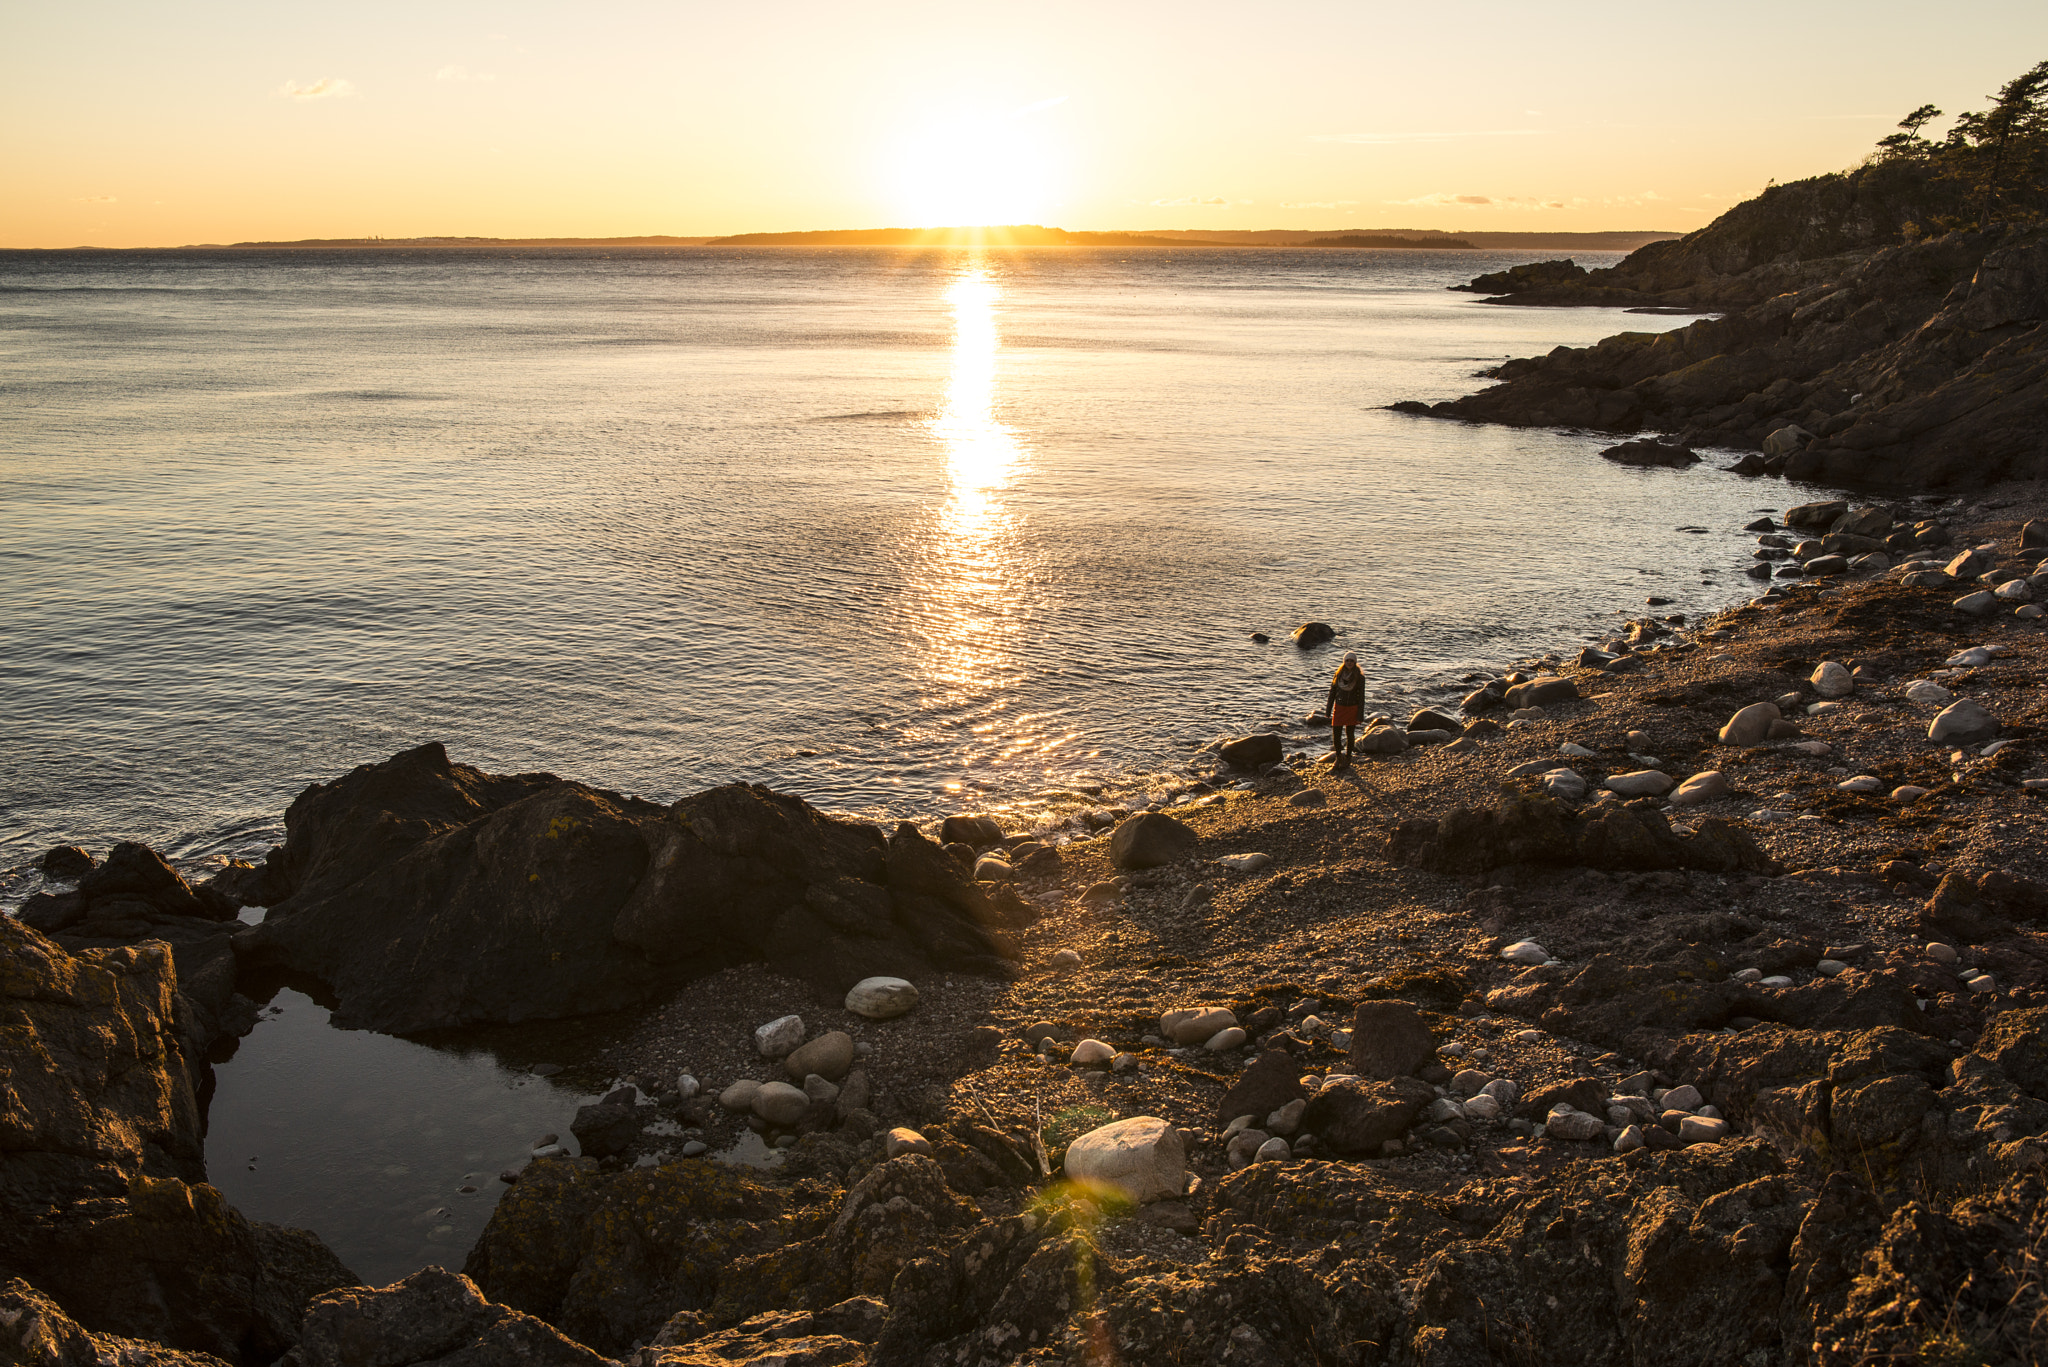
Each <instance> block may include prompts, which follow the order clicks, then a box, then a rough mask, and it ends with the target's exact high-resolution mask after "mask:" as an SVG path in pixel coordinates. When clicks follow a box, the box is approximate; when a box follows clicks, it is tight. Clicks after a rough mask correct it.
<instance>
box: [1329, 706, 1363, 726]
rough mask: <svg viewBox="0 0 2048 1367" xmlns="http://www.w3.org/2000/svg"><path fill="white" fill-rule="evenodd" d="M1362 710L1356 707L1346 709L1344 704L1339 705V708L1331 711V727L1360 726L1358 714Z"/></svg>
mask: <svg viewBox="0 0 2048 1367" xmlns="http://www.w3.org/2000/svg"><path fill="white" fill-rule="evenodd" d="M1361 710H1362V709H1360V708H1358V707H1356V706H1352V707H1346V706H1344V705H1343V704H1342V703H1339V704H1338V705H1337V706H1335V707H1333V708H1331V709H1330V725H1332V726H1356V725H1358V714H1359V712H1360V711H1361Z"/></svg>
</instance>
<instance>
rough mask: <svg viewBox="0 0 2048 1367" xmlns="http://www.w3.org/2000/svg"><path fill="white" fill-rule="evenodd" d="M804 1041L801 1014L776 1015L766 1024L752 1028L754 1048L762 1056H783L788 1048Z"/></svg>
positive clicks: (772, 1057) (769, 1057) (770, 1057)
mask: <svg viewBox="0 0 2048 1367" xmlns="http://www.w3.org/2000/svg"><path fill="white" fill-rule="evenodd" d="M803 1042H804V1018H803V1017H802V1016H778V1017H776V1018H775V1019H774V1020H772V1021H769V1022H768V1023H767V1024H766V1025H763V1026H758V1027H756V1029H755V1030H754V1048H755V1050H756V1051H758V1052H759V1053H760V1055H761V1057H762V1058H768V1059H776V1058H782V1057H785V1056H786V1055H787V1054H788V1053H789V1051H790V1050H792V1049H794V1048H796V1047H797V1046H798V1045H799V1044H802V1043H803Z"/></svg>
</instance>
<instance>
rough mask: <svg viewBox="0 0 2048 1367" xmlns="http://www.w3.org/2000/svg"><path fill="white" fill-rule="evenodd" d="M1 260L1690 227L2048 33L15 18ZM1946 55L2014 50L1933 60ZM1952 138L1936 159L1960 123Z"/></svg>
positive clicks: (1174, 19) (612, 14)
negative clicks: (1049, 227) (999, 230)
mask: <svg viewBox="0 0 2048 1367" xmlns="http://www.w3.org/2000/svg"><path fill="white" fill-rule="evenodd" d="M5 15H6V17H5V20H4V32H5V33H6V35H7V41H6V42H5V43H4V44H0V126H4V128H5V133H4V134H0V137H4V139H5V141H4V143H0V175H4V181H0V183H4V184H5V186H6V192H5V198H4V202H0V245H5V246H17V247H21V246H70V245H84V244H91V245H100V246H136V245H164V244H178V243H192V242H227V241H239V240H249V239H280V238H283V239H289V238H300V237H348V236H362V235H381V236H387V237H403V236H416V235H441V234H447V235H463V234H477V235H488V236H504V237H524V236H549V235H564V236H571V235H573V236H609V235H627V234H645V233H667V234H677V235H700V234H711V233H727V232H748V231H760V230H770V231H772V230H786V229H801V228H821V227H874V226H909V225H924V224H934V223H955V222H976V221H996V222H1039V223H1047V224H1057V225H1060V226H1064V227H1068V228H1140V229H1142V228H1147V227H1153V228H1158V227H1219V228H1265V227H1299V228H1320V227H1333V228H1341V227H1433V228H1448V229H1454V230H1455V229H1460V228H1464V229H1475V230H1476V229H1492V230H1502V229H1507V230H1527V229H1542V230H1589V229H1603V228H1662V229H1689V228H1693V227H1697V226H1699V225H1700V224H1702V223H1704V222H1706V221H1707V220H1708V219H1710V218H1711V217H1712V216H1713V215H1714V214H1716V213H1718V212H1719V211H1720V210H1722V209H1723V208H1725V207H1727V206H1728V205H1729V204H1732V203H1734V202H1735V201H1737V200H1740V199H1742V198H1744V197H1746V196H1748V195H1750V194H1753V193H1755V192H1756V191H1757V190H1758V189H1759V188H1761V187H1762V186H1763V185H1764V183H1765V182H1767V181H1768V180H1770V179H1773V178H1776V179H1779V180H1790V179H1795V178H1797V177H1800V176H1805V175H1812V174H1814V173H1816V172H1820V171H1826V170H1832V169H1839V168H1841V167H1844V166H1846V165H1849V164H1851V163H1853V162H1854V161H1855V160H1857V159H1858V158H1859V157H1860V156H1861V155H1862V154H1863V153H1864V152H1865V151H1866V150H1867V149H1868V148H1869V147H1870V145H1871V144H1872V143H1873V142H1874V141H1875V140H1876V139H1877V138H1878V137H1880V136H1882V135H1883V134H1884V133H1886V132H1888V131H1890V129H1891V127H1892V125H1893V124H1894V123H1895V122H1896V121H1897V119H1898V118H1899V117H1900V116H1901V115H1903V114H1904V113H1905V112H1906V111H1907V110H1909V109H1911V108H1913V107H1914V106H1916V105H1918V104H1920V103H1922V102H1924V101H1929V100H1931V101H1933V102H1935V103H1936V104H1939V105H1941V106H1942V107H1943V108H1944V109H1947V110H1949V111H1950V112H1951V113H1953V112H1955V111H1957V110H1959V109H1965V108H1979V107H1982V106H1983V104H1984V102H1985V96H1986V95H1987V94H1988V92H1990V91H1992V90H1994V89H1996V87H1997V86H1998V85H1999V84H2000V83H2001V82H2003V81H2004V80H2006V79H2007V78H2009V77H2011V76H2012V75H2014V74H2016V73H2017V72H2019V71H2020V70H2022V69H2024V68H2025V67H2027V66H2029V65H2031V64H2032V63H2033V62H2034V61H2035V60H2037V59H2038V58H2040V57H2042V56H2048V5H2041V4H2038V3H2030V4H2017V3H1967V2H1965V3H1957V4H1952V5H1949V6H1946V7H1944V8H1943V9H1941V10H1940V11H1939V14H1938V17H1937V16H1936V14H1935V12H1934V11H1930V10H1928V9H1927V8H1926V7H1924V6H1918V5H1916V6H1913V7H1911V8H1908V7H1907V6H1905V5H1897V4H1874V3H1858V4H1853V5H1852V4H1848V3H1843V2H1842V0H1815V2H1814V3H1806V4H1800V5H1783V4H1775V5H1764V4H1751V3H1735V4H1723V5H1720V6H1717V7H1715V8H1714V9H1713V10H1712V11H1711V12H1709V11H1702V10H1699V9H1697V8H1695V7H1679V6H1649V7H1634V6H1622V5H1617V4H1587V3H1566V4H1552V5H1549V6H1543V7H1535V8H1532V7H1530V6H1528V5H1526V4H1520V5H1512V6H1511V5H1506V4H1493V3H1473V4H1466V5H1462V6H1459V7H1457V8H1456V9H1455V10H1450V9H1446V8H1445V7H1441V6H1424V5H1416V4H1413V3H1412V2H1411V3H1406V4H1401V5H1385V4H1361V3H1346V4H1324V3H1300V4H1290V5H1288V6H1284V7H1250V6H1245V5H1242V4H1221V3H1213V0H1181V2H1180V3H1177V4H1172V5H1168V4H1163V3H1108V2H1107V0H1091V2H1090V3H1087V4H1081V3H1065V2H1064V0H1051V2H1049V3H1040V4H1033V5H1029V6H1017V5H983V6H963V5H959V4H957V3H945V4H937V3H934V4H923V3H916V4H908V3H886V0H885V2H883V3H876V4H872V5H868V6H848V5H843V4H837V5H823V4H809V3H785V4H782V5H778V6H773V7H769V6H741V5H732V4H729V3H721V4H717V5H707V4H690V3H659V4H657V3H617V4H603V5H582V6H570V5H564V4H551V3H517V2H516V0H515V2H514V3H505V4H492V5H484V4H450V3H433V2H432V0H426V2H425V3H421V2H420V0H411V2H409V3H405V4H399V3H393V2H392V0H364V2H363V3H359V4H356V5H353V6H350V7H347V8H345V9H344V8H342V7H321V8H318V9H314V8H309V7H295V6H283V7H280V6H276V5H261V6H259V5H256V4H254V3H211V4H208V3H200V4H189V5H177V6H171V5H164V4H161V3H155V4H142V3H128V4H105V3H91V2H90V0H73V2H72V3H66V4H62V5H47V4H31V3H26V0H5ZM1937 23H1938V24H1939V25H1940V30H1941V32H1942V33H1948V34H1955V33H1971V34H1976V35H1980V36H1991V35H1995V37H1996V41H1972V42H1968V43H1963V42H1953V41H1946V40H1943V41H1930V34H1929V30H1930V28H1931V27H1932V26H1933V25H1935V24H1937ZM1936 126H1937V128H1939V127H1941V126H1942V125H1940V124H1937V125H1936Z"/></svg>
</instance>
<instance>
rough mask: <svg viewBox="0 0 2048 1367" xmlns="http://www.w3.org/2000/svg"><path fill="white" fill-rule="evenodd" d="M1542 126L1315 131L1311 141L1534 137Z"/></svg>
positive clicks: (1371, 143)
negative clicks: (1457, 130)
mask: <svg viewBox="0 0 2048 1367" xmlns="http://www.w3.org/2000/svg"><path fill="white" fill-rule="evenodd" d="M1542 133H1543V130H1542V129H1540V128H1477V129H1473V130H1471V131H1470V132H1465V133H1314V134H1311V135H1310V136H1309V141H1310V142H1349V143H1356V144H1358V145H1359V146H1362V147H1392V146H1394V145H1396V144H1398V143H1407V142H1451V141H1453V140H1455V139H1458V138H1534V137H1539V136H1541V135H1542Z"/></svg>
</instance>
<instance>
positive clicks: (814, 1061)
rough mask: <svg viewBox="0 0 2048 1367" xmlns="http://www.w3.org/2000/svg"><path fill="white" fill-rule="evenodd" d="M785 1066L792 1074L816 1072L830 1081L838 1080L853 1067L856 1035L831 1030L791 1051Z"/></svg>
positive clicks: (793, 1075) (801, 1075)
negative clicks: (854, 1036)
mask: <svg viewBox="0 0 2048 1367" xmlns="http://www.w3.org/2000/svg"><path fill="white" fill-rule="evenodd" d="M782 1066H783V1068H784V1069H786V1070H787V1071H788V1073H789V1075H790V1077H792V1078H798V1079H801V1078H803V1077H805V1076H807V1075H809V1074H811V1073H816V1074H817V1075H818V1076H820V1077H822V1078H825V1079H826V1080H827V1081H830V1082H837V1081H839V1080H840V1079H841V1078H843V1077H845V1076H846V1074H847V1070H848V1069H850V1068H852V1067H853V1036H851V1035H849V1034H847V1033H846V1032H845V1031H844V1030H828V1031H826V1032H825V1033H824V1034H822V1035H820V1036H818V1037H817V1038H816V1039H814V1040H812V1041H810V1042H809V1043H807V1044H804V1045H800V1046H799V1047H798V1048H796V1049H795V1050H793V1051H791V1053H790V1055H789V1057H788V1058H786V1059H784V1060H783V1063H782Z"/></svg>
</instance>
